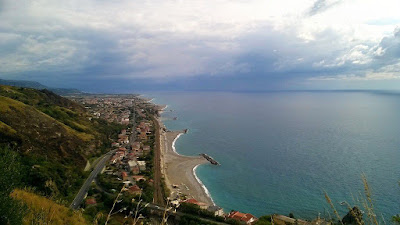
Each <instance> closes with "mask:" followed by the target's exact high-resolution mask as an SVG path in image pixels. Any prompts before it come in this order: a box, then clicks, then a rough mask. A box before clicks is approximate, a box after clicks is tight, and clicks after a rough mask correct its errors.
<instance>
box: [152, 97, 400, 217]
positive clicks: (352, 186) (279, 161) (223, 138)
mask: <svg viewBox="0 0 400 225" xmlns="http://www.w3.org/2000/svg"><path fill="white" fill-rule="evenodd" d="M145 96H146V97H150V98H153V102H154V103H156V104H164V105H167V106H168V107H167V109H166V110H165V112H164V113H163V114H162V117H163V122H164V124H165V125H166V127H167V128H168V129H169V130H182V129H188V130H189V131H188V133H187V134H184V135H182V136H180V138H179V139H177V141H176V143H175V147H176V151H177V152H178V153H180V154H183V155H198V154H199V153H207V154H208V155H210V156H212V157H213V158H214V159H216V160H217V161H218V162H219V163H220V164H221V165H220V166H214V165H211V164H205V165H200V166H199V167H198V168H197V169H196V175H197V176H198V178H199V179H200V180H201V182H202V183H203V184H204V186H205V188H207V190H208V192H209V193H210V195H211V197H212V199H213V201H214V202H215V203H216V204H217V205H218V206H220V207H222V208H223V209H224V210H225V212H229V211H231V210H238V211H241V212H246V213H252V214H253V215H255V216H262V215H267V214H273V213H277V214H283V215H288V214H289V213H293V214H294V216H295V217H298V218H305V219H312V218H316V217H317V216H320V217H324V218H334V214H333V210H332V208H331V206H330V205H329V204H328V203H327V200H326V198H325V193H327V195H328V196H329V198H330V199H331V201H332V203H333V205H334V207H335V208H336V209H337V210H338V212H339V214H340V215H341V216H343V215H345V214H346V212H347V211H348V210H347V203H348V204H349V205H351V206H354V205H358V206H361V208H363V207H362V206H363V201H365V199H366V196H365V191H364V185H363V180H362V176H365V177H366V179H367V181H368V185H369V190H370V192H371V193H372V202H373V207H374V209H375V210H374V212H375V214H376V216H377V217H378V219H379V220H380V221H381V222H382V223H383V222H386V223H388V224H390V218H391V217H392V216H393V215H395V214H398V213H400V183H399V181H400V93H396V92H385V91H288V92H285V91H274V92H244V93H243V92H242V93H235V92H156V93H146V94H145ZM364 212H365V210H364Z"/></svg>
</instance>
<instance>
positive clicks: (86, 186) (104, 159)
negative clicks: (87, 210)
mask: <svg viewBox="0 0 400 225" xmlns="http://www.w3.org/2000/svg"><path fill="white" fill-rule="evenodd" d="M115 151H117V150H112V151H109V152H107V153H106V154H104V155H103V157H102V159H101V160H100V161H99V162H98V163H97V164H96V167H95V168H94V169H93V171H92V172H91V173H90V175H89V177H88V178H87V179H86V181H85V183H84V184H83V185H82V187H81V189H80V190H79V192H78V194H77V195H76V196H75V198H74V200H73V201H72V203H71V205H70V206H69V207H70V208H72V209H78V208H79V206H80V205H81V204H82V201H83V199H84V198H85V195H86V193H87V192H88V190H89V188H90V184H91V183H92V182H93V180H94V178H96V176H97V175H98V174H99V173H100V172H101V170H103V168H104V166H105V165H106V163H107V162H108V160H110V158H111V156H112V154H114V153H115Z"/></svg>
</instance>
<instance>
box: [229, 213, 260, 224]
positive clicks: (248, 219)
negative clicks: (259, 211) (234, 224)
mask: <svg viewBox="0 0 400 225" xmlns="http://www.w3.org/2000/svg"><path fill="white" fill-rule="evenodd" d="M228 218H231V219H235V220H239V221H243V222H245V223H246V224H252V223H254V222H256V221H257V220H258V219H257V217H255V216H253V215H251V214H250V213H241V212H239V211H231V212H230V213H229V215H228Z"/></svg>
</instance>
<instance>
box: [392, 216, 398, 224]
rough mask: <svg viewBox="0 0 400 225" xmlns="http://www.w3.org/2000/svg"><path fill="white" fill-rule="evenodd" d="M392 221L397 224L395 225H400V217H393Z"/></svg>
mask: <svg viewBox="0 0 400 225" xmlns="http://www.w3.org/2000/svg"><path fill="white" fill-rule="evenodd" d="M392 221H393V223H395V224H400V215H397V216H393V217H392Z"/></svg>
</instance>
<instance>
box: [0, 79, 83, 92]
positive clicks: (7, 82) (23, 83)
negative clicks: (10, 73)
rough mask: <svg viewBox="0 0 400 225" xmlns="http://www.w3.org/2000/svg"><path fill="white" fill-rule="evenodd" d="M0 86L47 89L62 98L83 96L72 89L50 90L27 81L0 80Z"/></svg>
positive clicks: (37, 83)
mask: <svg viewBox="0 0 400 225" xmlns="http://www.w3.org/2000/svg"><path fill="white" fill-rule="evenodd" d="M0 85H8V86H16V87H25V88H33V89H38V90H42V89H47V90H50V91H52V92H54V93H56V94H58V95H62V96H70V95H80V94H85V93H84V92H82V91H80V90H78V89H74V88H51V87H47V86H45V85H43V84H41V83H39V82H36V81H28V80H4V79H0Z"/></svg>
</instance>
